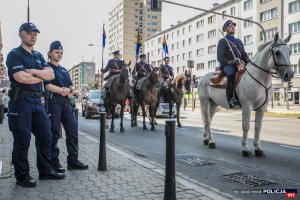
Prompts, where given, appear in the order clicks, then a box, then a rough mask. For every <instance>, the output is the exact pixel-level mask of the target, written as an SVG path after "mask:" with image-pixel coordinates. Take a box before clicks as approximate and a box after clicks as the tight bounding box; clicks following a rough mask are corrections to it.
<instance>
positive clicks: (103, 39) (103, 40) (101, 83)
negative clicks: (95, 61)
mask: <svg viewBox="0 0 300 200" xmlns="http://www.w3.org/2000/svg"><path fill="white" fill-rule="evenodd" d="M103 37H104V23H103V33H102V63H101V81H100V89H101V90H102V87H103V72H102V71H103V67H104V66H103V65H104V64H103V63H104V62H103V60H104V48H105V39H106V38H103ZM105 37H106V36H105Z"/></svg>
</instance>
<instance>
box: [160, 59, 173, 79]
mask: <svg viewBox="0 0 300 200" xmlns="http://www.w3.org/2000/svg"><path fill="white" fill-rule="evenodd" d="M166 59H170V58H169V57H165V58H164V60H166ZM160 71H161V73H162V77H163V79H164V81H166V80H167V79H168V78H170V77H171V78H174V73H173V69H172V67H171V66H170V65H168V64H165V65H162V66H160Z"/></svg>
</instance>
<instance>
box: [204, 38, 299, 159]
mask: <svg viewBox="0 0 300 200" xmlns="http://www.w3.org/2000/svg"><path fill="white" fill-rule="evenodd" d="M290 39H291V35H289V36H288V37H287V38H286V39H284V40H282V39H280V38H279V37H278V33H276V35H275V37H274V40H273V41H270V42H266V43H264V44H262V45H260V46H259V47H258V51H257V53H256V55H255V56H254V57H253V59H252V61H251V62H250V63H249V64H248V65H247V70H246V72H245V73H244V74H243V75H242V78H241V80H240V82H239V84H238V85H237V86H236V88H235V91H236V94H237V96H238V98H239V102H240V105H241V108H242V119H243V124H242V127H243V139H242V154H243V156H244V157H251V156H252V154H251V152H250V150H249V147H248V141H247V140H248V131H249V127H250V115H251V111H256V113H255V134H254V142H253V144H254V147H255V155H256V156H257V157H264V156H265V154H264V152H263V150H262V148H261V146H260V138H259V137H260V130H261V125H262V119H263V116H264V113H265V112H266V109H267V106H268V102H269V101H270V99H271V98H272V94H273V89H272V78H273V77H277V78H281V80H282V81H283V82H288V81H290V80H291V79H292V78H293V77H294V72H293V70H292V68H291V63H290V54H291V51H290V49H289V48H288V46H287V43H288V42H289V40H290ZM211 75H212V73H208V74H206V75H205V76H203V77H202V78H201V79H200V81H199V83H198V93H199V99H200V104H201V114H202V119H203V123H204V134H203V135H204V145H208V146H209V148H216V146H215V142H214V140H213V136H212V133H211V130H210V126H211V121H212V118H213V116H214V114H215V112H216V109H217V106H218V105H220V106H221V107H224V108H229V106H228V103H227V101H226V93H225V89H224V88H216V87H212V86H210V77H211Z"/></svg>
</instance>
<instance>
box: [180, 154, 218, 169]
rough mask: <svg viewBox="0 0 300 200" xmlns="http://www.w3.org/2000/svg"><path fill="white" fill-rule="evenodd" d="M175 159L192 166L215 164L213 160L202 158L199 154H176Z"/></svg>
mask: <svg viewBox="0 0 300 200" xmlns="http://www.w3.org/2000/svg"><path fill="white" fill-rule="evenodd" d="M176 160H177V161H179V162H183V163H186V164H189V165H192V166H194V167H198V166H203V165H211V164H215V163H213V162H209V161H205V160H202V159H201V158H200V157H199V156H193V155H184V156H177V158H176Z"/></svg>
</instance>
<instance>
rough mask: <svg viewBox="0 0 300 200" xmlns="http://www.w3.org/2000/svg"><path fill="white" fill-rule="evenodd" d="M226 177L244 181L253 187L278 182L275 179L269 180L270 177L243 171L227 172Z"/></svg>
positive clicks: (240, 181)
mask: <svg viewBox="0 0 300 200" xmlns="http://www.w3.org/2000/svg"><path fill="white" fill-rule="evenodd" d="M224 177H225V178H227V179H229V180H232V181H235V182H239V183H242V184H244V185H247V186H251V187H257V186H262V185H269V184H274V183H276V182H275V181H272V180H268V179H263V178H260V177H257V176H252V175H249V174H245V173H242V172H239V173H235V174H227V175H224Z"/></svg>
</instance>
